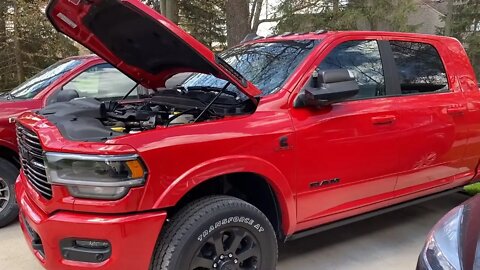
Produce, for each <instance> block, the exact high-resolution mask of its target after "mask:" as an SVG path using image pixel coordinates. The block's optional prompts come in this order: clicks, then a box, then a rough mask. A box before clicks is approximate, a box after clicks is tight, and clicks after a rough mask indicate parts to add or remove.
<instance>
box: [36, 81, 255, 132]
mask: <svg viewBox="0 0 480 270" xmlns="http://www.w3.org/2000/svg"><path fill="white" fill-rule="evenodd" d="M254 110H255V106H254V104H253V102H251V100H249V99H246V100H243V99H241V98H239V97H237V96H236V94H235V93H233V92H229V91H225V89H218V88H210V87H200V88H198V89H197V88H193V89H188V90H186V89H181V88H179V89H165V90H161V91H158V92H156V93H155V94H153V95H151V96H150V97H148V98H144V99H140V100H119V101H114V100H111V101H99V100H97V99H93V98H79V99H74V100H72V101H69V102H63V103H55V104H52V105H49V106H47V107H45V108H44V109H42V110H40V111H39V112H38V113H39V114H40V115H43V116H44V117H46V118H47V119H48V120H49V121H50V122H52V123H53V124H55V125H56V126H57V127H58V129H59V130H60V132H61V133H62V135H63V136H64V137H66V138H68V139H70V140H75V141H105V140H107V139H109V138H114V137H117V136H121V135H125V134H135V133H139V132H143V131H145V130H150V129H155V128H157V127H164V128H167V127H172V126H178V125H185V124H193V123H199V122H205V121H213V120H217V119H222V118H224V117H225V116H234V115H243V114H248V113H252V112H253V111H254Z"/></svg>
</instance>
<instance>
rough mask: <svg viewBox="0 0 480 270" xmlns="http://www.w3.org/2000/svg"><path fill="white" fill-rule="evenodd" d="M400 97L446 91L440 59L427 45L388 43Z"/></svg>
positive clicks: (429, 45)
mask: <svg viewBox="0 0 480 270" xmlns="http://www.w3.org/2000/svg"><path fill="white" fill-rule="evenodd" d="M390 45H391V47H392V52H393V57H394V59H395V63H396V66H397V69H398V76H399V79H400V88H401V91H402V95H411V94H421V93H435V92H444V91H448V80H447V74H446V72H445V67H444V65H443V62H442V59H441V58H440V55H439V53H438V51H437V50H436V49H435V47H434V46H432V45H431V44H427V43H419V42H407V41H390Z"/></svg>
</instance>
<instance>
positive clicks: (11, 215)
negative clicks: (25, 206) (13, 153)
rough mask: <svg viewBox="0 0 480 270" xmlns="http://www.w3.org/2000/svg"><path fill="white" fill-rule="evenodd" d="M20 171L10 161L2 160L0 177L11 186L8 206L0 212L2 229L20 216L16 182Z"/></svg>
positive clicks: (0, 161) (0, 162) (0, 160)
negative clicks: (16, 196)
mask: <svg viewBox="0 0 480 270" xmlns="http://www.w3.org/2000/svg"><path fill="white" fill-rule="evenodd" d="M18 174H19V170H18V168H17V167H16V166H15V165H13V163H11V162H10V161H8V160H6V159H4V158H0V177H1V178H3V179H4V180H5V181H6V182H7V185H8V186H9V191H10V198H9V201H8V205H7V207H6V208H5V209H3V211H1V212H0V228H2V227H5V226H7V225H8V224H10V223H11V222H12V221H14V220H15V219H16V218H17V216H18V205H17V201H16V198H15V181H16V179H17V177H18Z"/></svg>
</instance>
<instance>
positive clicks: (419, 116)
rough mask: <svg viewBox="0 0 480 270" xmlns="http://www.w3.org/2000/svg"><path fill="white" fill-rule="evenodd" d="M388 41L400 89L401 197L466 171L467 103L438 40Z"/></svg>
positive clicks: (397, 187) (449, 180) (399, 185)
mask: <svg viewBox="0 0 480 270" xmlns="http://www.w3.org/2000/svg"><path fill="white" fill-rule="evenodd" d="M390 45H391V51H392V56H393V59H394V62H395V66H396V74H397V79H398V82H399V84H400V89H401V93H400V95H399V96H398V97H397V98H396V101H395V104H396V110H397V112H398V115H399V116H398V119H397V125H398V128H399V129H400V130H401V133H400V136H399V137H398V141H396V143H397V144H398V145H399V146H400V174H399V178H398V182H397V185H396V188H395V190H396V192H397V195H399V196H401V195H405V194H410V193H414V192H418V191H421V190H424V189H430V188H434V187H439V186H441V185H445V184H448V183H451V182H452V181H453V180H454V179H455V177H458V176H459V175H461V174H462V172H465V170H467V168H468V167H466V166H464V164H463V155H464V152H465V150H466V145H467V144H466V142H467V138H468V130H467V128H468V127H467V123H466V121H465V115H464V114H465V113H466V110H467V107H466V102H465V99H464V97H463V93H462V91H461V89H460V87H458V86H457V85H458V84H457V83H456V78H455V77H454V76H450V77H449V76H447V70H446V69H445V65H444V63H443V61H442V59H441V57H440V54H439V51H443V50H444V48H443V47H442V44H440V43H437V42H436V41H435V40H432V41H425V40H421V41H417V40H415V39H411V40H405V39H397V40H396V39H391V40H390ZM432 192H434V189H432Z"/></svg>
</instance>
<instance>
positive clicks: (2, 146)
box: [0, 140, 20, 168]
mask: <svg viewBox="0 0 480 270" xmlns="http://www.w3.org/2000/svg"><path fill="white" fill-rule="evenodd" d="M14 147H15V146H14V145H11V144H10V143H6V142H5V141H2V140H0V158H4V159H6V160H8V161H11V162H12V163H13V164H14V165H15V166H16V167H17V168H20V161H19V159H18V153H17V151H16V150H14V149H15V148H14Z"/></svg>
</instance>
